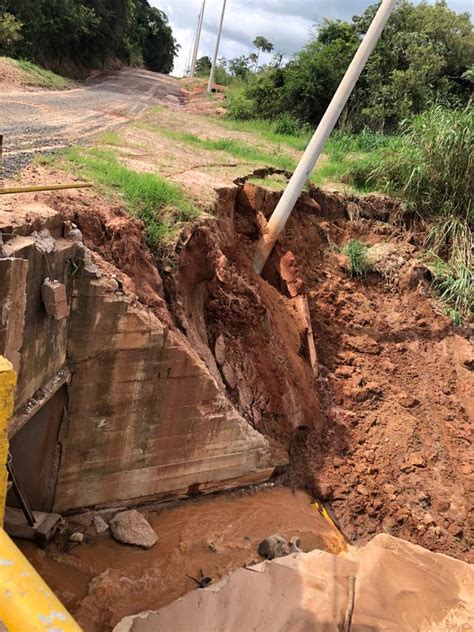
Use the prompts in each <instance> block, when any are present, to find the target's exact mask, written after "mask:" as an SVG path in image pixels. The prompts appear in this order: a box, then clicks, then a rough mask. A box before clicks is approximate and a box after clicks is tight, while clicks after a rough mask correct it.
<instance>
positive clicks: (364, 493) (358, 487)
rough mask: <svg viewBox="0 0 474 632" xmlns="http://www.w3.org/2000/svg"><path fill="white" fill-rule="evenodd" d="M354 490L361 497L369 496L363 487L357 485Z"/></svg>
mask: <svg viewBox="0 0 474 632" xmlns="http://www.w3.org/2000/svg"><path fill="white" fill-rule="evenodd" d="M356 489H357V491H358V492H359V494H362V496H368V495H369V494H370V492H369V490H368V489H367V487H366V486H365V485H357V487H356Z"/></svg>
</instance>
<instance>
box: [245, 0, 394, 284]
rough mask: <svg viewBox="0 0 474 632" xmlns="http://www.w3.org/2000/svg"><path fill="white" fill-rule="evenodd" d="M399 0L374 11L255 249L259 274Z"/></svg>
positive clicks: (385, 1) (392, 0)
mask: <svg viewBox="0 0 474 632" xmlns="http://www.w3.org/2000/svg"><path fill="white" fill-rule="evenodd" d="M396 3H397V0H382V4H381V5H380V7H379V10H378V11H377V14H376V15H375V17H374V19H373V22H372V24H371V25H370V27H369V30H368V31H367V33H366V35H365V37H364V39H363V40H362V42H361V44H360V46H359V49H358V51H357V53H356V54H355V56H354V59H353V60H352V62H351V64H350V66H349V68H348V69H347V72H346V74H345V75H344V78H343V80H342V81H341V83H340V85H339V87H338V89H337V91H336V94H335V95H334V97H333V99H332V101H331V103H330V104H329V107H328V109H327V110H326V112H325V114H324V116H323V118H322V119H321V122H320V123H319V125H318V128H317V129H316V131H315V133H314V136H313V138H312V139H311V141H310V143H309V145H308V147H307V148H306V151H305V152H304V154H303V156H302V158H301V160H300V163H299V164H298V166H297V168H296V170H295V172H294V174H293V175H292V177H291V179H290V181H289V183H288V186H287V188H286V189H285V191H284V193H283V195H282V197H281V199H280V201H279V203H278V205H277V207H276V209H275V211H274V212H273V214H272V216H271V218H270V220H269V222H268V225H267V230H266V232H265V234H264V235H263V236H262V237H261V239H260V240H259V242H258V244H257V249H256V251H255V255H254V260H253V266H254V270H255V272H257V273H258V274H260V273H261V272H262V270H263V267H264V265H265V263H266V261H267V259H268V257H269V256H270V253H271V252H272V250H273V246H274V245H275V243H276V241H277V239H278V237H279V235H280V234H281V233H282V232H283V230H284V228H285V224H286V222H287V220H288V218H289V216H290V215H291V212H292V211H293V208H294V206H295V204H296V201H297V200H298V198H299V196H300V195H301V192H302V191H303V188H304V186H305V184H306V182H307V180H308V177H309V175H310V174H311V172H312V171H313V169H314V166H315V164H316V162H317V161H318V159H319V157H320V155H321V153H322V151H323V148H324V145H325V143H326V141H327V139H328V138H329V136H330V134H331V132H332V131H333V129H334V127H335V125H336V123H337V121H338V119H339V117H340V115H341V113H342V110H343V109H344V107H345V105H346V103H347V101H348V99H349V97H350V95H351V93H352V91H353V90H354V87H355V85H356V83H357V80H358V79H359V77H360V75H361V73H362V71H363V70H364V67H365V65H366V63H367V60H368V59H369V57H370V54H371V53H372V51H373V50H374V48H375V46H376V44H377V42H378V41H379V39H380V36H381V35H382V31H383V29H384V28H385V25H386V24H387V22H388V19H389V17H390V15H391V13H392V11H393V9H394V8H395V5H396Z"/></svg>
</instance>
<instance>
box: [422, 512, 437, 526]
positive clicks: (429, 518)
mask: <svg viewBox="0 0 474 632" xmlns="http://www.w3.org/2000/svg"><path fill="white" fill-rule="evenodd" d="M434 521H435V520H434V518H433V516H432V515H431V514H429V513H426V514H425V515H424V516H423V522H424V524H426V525H429V524H433V523H434Z"/></svg>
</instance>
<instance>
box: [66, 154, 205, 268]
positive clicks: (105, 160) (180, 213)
mask: <svg viewBox="0 0 474 632" xmlns="http://www.w3.org/2000/svg"><path fill="white" fill-rule="evenodd" d="M60 165H61V166H63V167H65V168H66V169H69V170H72V171H74V173H75V174H80V175H82V176H83V177H84V178H87V179H90V180H92V181H93V182H95V183H96V184H98V185H99V186H100V187H101V188H102V189H103V190H104V191H105V192H107V193H109V194H110V193H113V194H115V195H119V196H120V197H121V198H122V199H123V201H124V203H125V205H126V207H127V208H128V210H129V212H130V213H131V214H132V215H133V216H135V217H138V218H140V219H141V220H142V221H143V222H144V224H145V226H146V231H147V243H148V245H149V246H150V247H151V248H152V249H153V250H154V251H155V252H156V253H157V254H159V255H162V256H163V255H164V254H165V253H166V252H167V250H168V249H169V247H170V245H171V244H172V243H173V241H174V239H175V238H176V236H177V234H178V233H179V231H180V229H181V228H182V226H183V224H184V223H186V222H191V221H193V220H195V219H196V218H197V217H198V216H199V210H198V209H197V208H196V207H195V206H194V205H193V204H192V202H191V201H190V200H188V199H187V198H186V196H185V195H184V193H183V191H182V190H181V189H180V188H179V187H178V186H177V185H175V184H172V183H170V182H168V181H167V180H165V179H164V178H161V177H160V176H157V175H155V174H154V173H138V172H136V171H132V170H131V169H129V168H128V167H126V166H125V165H123V164H122V163H120V162H119V160H118V159H117V157H116V156H115V155H114V154H113V153H112V152H111V151H108V150H105V149H86V148H79V147H72V148H70V149H67V150H65V151H64V152H63V154H62V157H61V158H60Z"/></svg>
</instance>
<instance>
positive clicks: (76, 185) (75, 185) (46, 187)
mask: <svg viewBox="0 0 474 632" xmlns="http://www.w3.org/2000/svg"><path fill="white" fill-rule="evenodd" d="M93 186H94V183H93V182H72V183H70V184H38V185H34V186H28V187H7V188H5V189H0V195H9V194H11V193H33V192H35V191H59V190H61V189H85V188H86V187H93Z"/></svg>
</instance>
